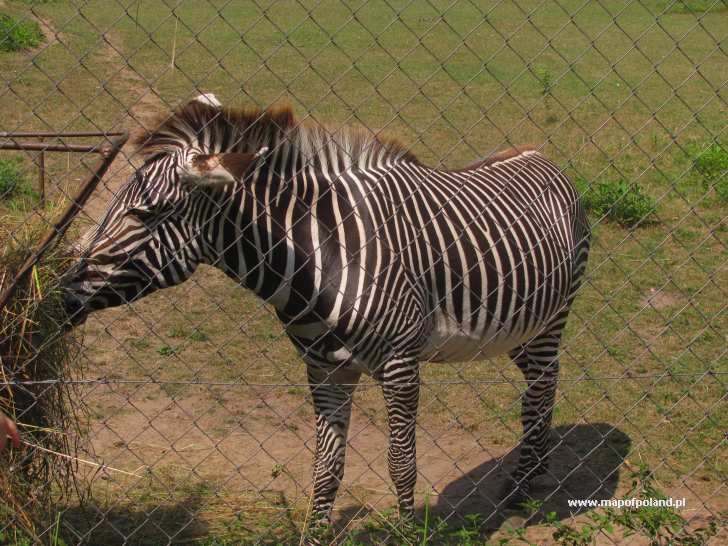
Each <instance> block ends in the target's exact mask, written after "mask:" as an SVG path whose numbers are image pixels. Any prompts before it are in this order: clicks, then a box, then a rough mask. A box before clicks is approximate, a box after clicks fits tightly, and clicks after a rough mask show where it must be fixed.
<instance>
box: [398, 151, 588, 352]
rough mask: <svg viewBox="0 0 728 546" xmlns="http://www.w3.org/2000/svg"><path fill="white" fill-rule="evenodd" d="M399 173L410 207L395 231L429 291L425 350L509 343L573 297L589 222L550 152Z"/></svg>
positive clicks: (402, 201) (496, 347)
mask: <svg viewBox="0 0 728 546" xmlns="http://www.w3.org/2000/svg"><path fill="white" fill-rule="evenodd" d="M392 182H393V183H394V185H395V186H396V187H395V188H393V191H392V194H391V195H390V198H391V199H393V200H394V201H395V202H396V201H398V205H399V206H400V207H401V209H402V211H403V214H397V215H396V216H395V218H396V222H395V226H394V233H391V234H390V238H391V239H393V240H395V241H397V242H398V248H397V250H398V253H399V260H400V261H401V262H402V265H403V266H404V267H405V268H406V269H407V270H408V272H409V275H408V277H409V278H410V279H411V280H412V281H411V282H412V283H414V286H413V287H412V289H413V290H414V291H416V292H417V293H418V294H421V295H422V298H423V300H424V301H423V302H422V307H421V309H422V311H421V312H422V317H421V321H422V323H423V325H425V331H424V332H423V333H422V335H421V336H420V340H421V344H422V345H421V348H420V350H419V353H420V358H421V359H422V360H431V361H453V360H466V359H470V358H473V357H477V356H483V357H485V356H492V355H496V354H500V353H503V352H506V351H508V350H510V349H512V348H513V347H515V346H518V345H519V344H521V343H524V342H525V341H527V340H528V339H530V338H531V337H533V336H534V335H536V334H537V333H538V332H539V331H541V330H542V329H544V328H545V327H546V326H547V325H548V324H549V323H550V322H551V321H552V320H554V318H555V317H557V316H558V315H559V313H560V312H561V311H563V310H564V309H565V308H567V307H568V303H569V302H570V299H571V298H572V297H573V293H574V291H575V289H576V285H577V284H578V279H576V277H578V276H579V275H578V274H577V273H578V272H579V266H578V264H577V261H578V260H579V251H578V247H579V245H580V244H586V241H585V236H586V235H587V233H585V232H583V227H582V226H585V225H586V224H585V221H584V213H583V210H582V208H581V205H580V203H579V198H578V194H577V192H576V190H575V189H574V187H573V185H572V184H571V182H570V181H569V180H568V178H567V177H566V176H565V175H564V174H563V173H562V172H561V171H560V170H559V169H558V168H557V167H556V166H555V165H554V164H553V163H551V162H550V161H549V160H547V159H546V158H545V157H543V156H542V155H540V154H538V153H537V152H525V153H521V154H519V155H516V156H514V157H511V158H508V159H506V160H504V161H500V162H496V163H493V164H490V165H483V166H479V167H478V168H476V169H473V170H470V171H461V172H438V171H434V170H431V169H427V168H423V167H421V166H416V165H404V166H402V167H401V169H398V170H397V171H396V175H395V176H393V177H392ZM585 257H586V256H584V259H585ZM575 281H576V282H575Z"/></svg>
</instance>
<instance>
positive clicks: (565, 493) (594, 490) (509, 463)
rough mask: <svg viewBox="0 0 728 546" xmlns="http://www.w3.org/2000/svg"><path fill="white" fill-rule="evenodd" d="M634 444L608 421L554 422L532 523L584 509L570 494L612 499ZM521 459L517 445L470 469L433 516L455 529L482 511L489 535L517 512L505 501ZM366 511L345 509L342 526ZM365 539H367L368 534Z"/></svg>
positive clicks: (440, 498)
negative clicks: (574, 503)
mask: <svg viewBox="0 0 728 546" xmlns="http://www.w3.org/2000/svg"><path fill="white" fill-rule="evenodd" d="M631 443H632V442H631V439H630V437H629V436H628V435H627V434H626V433H624V432H623V431H621V430H620V429H618V428H615V427H613V426H612V425H609V424H607V423H595V424H578V425H563V426H559V427H555V428H554V429H553V432H552V453H551V461H550V467H549V473H548V475H546V476H542V477H540V478H538V479H537V480H536V482H535V483H534V487H533V489H532V492H531V493H532V497H533V498H534V499H536V500H539V501H543V505H542V506H541V509H540V510H539V511H538V512H537V513H536V514H534V515H533V517H531V518H530V519H529V520H528V525H533V524H536V523H540V522H542V521H543V520H544V517H545V515H546V514H547V513H549V512H555V513H556V515H557V517H558V519H565V518H568V517H569V516H570V515H571V514H573V513H577V512H579V510H578V509H576V508H572V507H569V505H568V501H569V500H570V499H597V500H598V499H611V498H613V496H614V494H615V492H616V489H617V485H618V484H619V473H620V468H621V466H622V463H623V462H624V459H625V457H626V456H627V454H628V453H629V451H630V446H631ZM517 462H518V450H517V449H515V450H513V451H512V452H511V453H509V454H508V455H506V456H505V457H499V458H494V459H490V460H488V461H485V462H484V463H482V464H481V465H479V466H477V467H475V468H473V469H471V470H470V471H469V472H467V473H466V474H464V475H463V476H462V477H460V478H458V479H456V480H454V481H453V482H451V483H450V484H448V485H447V486H446V487H445V488H444V489H443V490H442V491H441V492H440V494H439V495H438V496H437V497H436V499H437V502H436V503H435V504H434V505H432V504H431V505H430V509H429V514H428V518H429V519H430V520H431V521H434V520H437V519H438V518H440V519H441V520H444V521H445V522H446V523H447V524H448V525H449V526H450V527H451V528H452V527H454V528H458V527H462V526H464V525H471V523H469V521H468V520H469V519H470V520H472V517H473V516H474V515H477V516H479V521H480V522H482V523H483V525H482V528H483V529H485V531H484V536H483V537H482V538H483V539H487V538H488V536H490V535H491V534H492V533H493V532H494V531H496V530H497V529H499V528H500V527H501V526H502V524H503V523H504V522H505V521H506V520H507V519H508V518H509V517H512V516H513V515H514V514H516V513H517V511H514V510H509V509H507V508H506V507H505V506H504V503H503V502H502V501H503V499H505V498H506V497H507V495H508V494H509V493H510V491H511V486H512V482H511V478H510V473H511V472H512V471H513V470H514V469H515V467H516V464H517ZM366 513H367V510H366V509H365V508H363V507H357V506H353V507H351V508H348V509H346V510H344V511H342V513H341V514H340V517H339V525H341V526H342V527H343V526H347V525H348V523H349V522H350V520H352V519H354V518H356V519H359V518H361V517H362V515H363V514H366ZM424 516H425V514H424V508H420V510H419V512H418V514H417V517H418V519H419V520H420V521H423V520H424ZM365 517H366V516H365ZM360 538H362V539H364V542H366V539H365V538H364V537H363V536H361V537H360ZM433 543H439V542H438V541H437V540H435V542H433Z"/></svg>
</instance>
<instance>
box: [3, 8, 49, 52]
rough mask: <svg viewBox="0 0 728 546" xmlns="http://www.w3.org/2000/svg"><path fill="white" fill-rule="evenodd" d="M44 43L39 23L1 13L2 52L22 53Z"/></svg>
mask: <svg viewBox="0 0 728 546" xmlns="http://www.w3.org/2000/svg"><path fill="white" fill-rule="evenodd" d="M42 42H43V32H41V30H40V26H39V25H38V23H36V22H35V21H31V20H28V19H16V18H14V17H12V16H11V15H8V14H6V13H0V51H3V52H6V53H7V52H12V51H20V50H22V49H29V48H31V47H36V46H38V45H40V44H41V43H42Z"/></svg>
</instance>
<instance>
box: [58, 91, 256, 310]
mask: <svg viewBox="0 0 728 546" xmlns="http://www.w3.org/2000/svg"><path fill="white" fill-rule="evenodd" d="M216 112H217V113H218V114H219V115H224V110H223V109H222V108H221V106H220V103H219V102H217V99H216V98H215V97H214V95H210V94H206V95H201V96H200V97H198V98H197V99H195V100H194V101H192V102H190V103H188V104H187V105H185V106H183V107H181V108H179V109H177V111H175V112H174V113H173V114H172V115H171V116H169V117H167V118H166V119H165V120H164V122H162V123H161V124H160V126H159V127H158V128H157V129H155V130H154V131H152V132H149V133H146V134H145V135H143V136H142V137H140V138H139V139H138V140H139V144H140V146H141V149H140V152H141V153H142V154H143V156H144V157H145V162H144V164H143V165H142V166H141V167H140V168H138V169H137V170H136V172H134V174H133V175H132V177H131V178H130V180H129V181H128V182H127V183H126V184H125V185H124V186H123V187H122V188H121V189H120V190H119V191H118V192H117V194H116V195H115V197H114V198H113V200H112V201H111V202H110V204H109V206H108V208H107V210H106V213H105V215H104V217H103V220H102V221H101V222H100V224H99V225H98V226H97V227H95V228H94V229H93V230H91V231H90V232H89V233H88V234H87V235H86V236H85V237H84V239H83V242H82V243H81V244H80V245H79V247H80V248H79V251H80V258H79V260H78V261H77V263H76V264H75V265H74V267H72V269H71V271H70V272H69V273H68V274H67V275H66V277H65V278H64V280H63V288H64V303H65V307H66V310H67V312H68V314H69V317H70V319H71V321H72V322H73V323H76V324H77V323H80V322H82V321H83V320H84V319H85V318H86V316H87V314H88V313H89V312H91V311H94V310H98V309H103V308H106V307H114V306H117V305H121V304H124V303H127V302H133V301H135V300H137V299H139V298H141V297H143V296H145V295H147V294H150V293H151V292H154V291H155V290H158V289H160V288H166V287H169V286H173V285H176V284H179V283H181V282H183V281H184V280H186V279H188V278H189V277H190V275H192V273H193V272H194V271H195V269H196V268H197V266H198V265H199V264H200V263H204V262H210V261H211V260H214V259H215V257H214V256H212V255H211V253H210V245H209V244H208V242H207V240H206V238H209V237H210V233H211V232H212V231H213V230H212V229H211V226H210V223H211V221H212V220H213V218H214V217H215V216H216V215H217V214H218V213H219V212H220V209H221V205H220V203H221V200H220V199H219V198H220V196H222V197H225V196H226V195H228V196H229V195H231V194H232V193H233V192H234V191H235V187H236V184H238V183H239V182H240V181H241V180H242V179H243V176H244V175H245V173H246V172H247V171H248V169H250V168H251V165H252V164H253V163H256V162H257V159H258V158H259V157H260V154H261V152H262V151H265V149H263V150H261V149H260V147H257V149H254V148H255V144H254V143H251V142H250V140H251V139H245V138H240V137H241V135H238V138H231V134H232V133H233V129H234V128H230V127H228V128H229V129H230V131H231V134H215V133H216V132H215V131H208V130H202V129H201V128H204V127H205V123H204V120H205V119H208V120H209V119H211V118H214V116H216ZM198 118H199V119H198ZM228 125H229V124H223V125H222V126H225V127H226V126H228ZM236 130H239V128H237V129H236ZM223 132H224V131H223ZM218 133H219V132H218Z"/></svg>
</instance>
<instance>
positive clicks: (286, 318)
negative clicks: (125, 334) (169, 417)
mask: <svg viewBox="0 0 728 546" xmlns="http://www.w3.org/2000/svg"><path fill="white" fill-rule="evenodd" d="M142 152H143V153H145V154H146V155H147V160H146V163H145V164H144V166H143V167H141V169H140V170H139V171H138V172H137V174H136V176H135V178H134V179H133V180H132V181H130V182H129V184H128V185H127V186H126V187H125V188H124V189H123V190H122V191H121V192H120V194H119V195H118V196H117V198H116V199H115V200H114V202H113V203H112V204H111V206H110V208H109V211H108V213H107V216H106V218H105V219H104V221H103V223H102V224H101V226H100V228H99V229H98V230H97V231H96V232H95V233H94V234H93V235H92V236H91V237H90V239H89V244H88V250H87V252H86V255H85V257H84V260H83V261H81V262H80V263H79V265H78V267H77V269H76V271H75V277H74V278H73V279H70V280H69V283H68V286H69V298H68V299H69V309H70V310H73V311H78V315H79V316H81V315H83V314H84V313H83V310H92V309H98V308H102V307H108V306H111V305H118V304H120V303H123V302H125V301H133V300H135V299H136V298H138V297H140V296H143V295H145V294H147V293H149V292H151V291H153V290H155V289H157V288H163V287H166V286H171V285H174V284H177V283H179V282H182V281H183V280H185V279H186V278H188V277H189V276H190V275H191V274H192V272H193V271H194V270H195V268H196V266H197V265H198V264H199V263H208V264H212V265H215V266H218V267H220V268H221V269H222V270H223V271H225V272H226V273H227V274H228V275H229V276H230V277H231V278H233V279H235V281H236V282H238V283H239V284H241V285H242V286H245V287H247V288H249V289H250V290H253V291H254V292H255V293H256V294H258V295H259V296H260V297H261V298H263V299H265V300H267V301H268V302H269V303H271V304H272V305H273V306H274V307H275V309H276V311H277V313H278V316H279V318H280V319H281V320H282V321H283V323H284V324H285V325H286V330H287V332H288V334H289V336H290V339H291V340H292V342H293V343H294V345H295V346H296V347H297V349H298V350H299V351H300V353H301V355H302V357H303V359H304V361H305V362H306V364H307V366H308V378H309V382H310V385H311V392H312V396H313V401H314V407H315V412H316V425H317V444H316V457H315V465H314V509H315V512H316V513H317V514H318V515H319V517H320V518H321V519H323V520H327V519H328V518H329V514H330V510H331V506H332V504H333V501H334V497H335V495H336V492H337V489H338V486H339V484H340V482H341V479H342V476H343V472H344V454H345V446H346V432H347V428H348V423H349V414H350V410H351V396H352V393H353V391H354V389H355V385H356V383H357V381H358V379H359V376H360V374H361V373H367V374H370V375H372V376H373V377H375V378H376V379H377V380H378V381H379V382H381V385H382V388H383V392H384V398H385V402H386V405H387V411H388V414H389V423H390V448H389V467H390V473H391V476H392V479H393V482H394V485H395V487H396V490H397V494H398V496H399V502H400V509H401V512H402V513H403V514H405V515H409V514H411V513H412V510H413V506H414V498H413V490H414V485H415V480H416V474H417V472H416V462H415V426H414V425H415V417H416V413H417V403H418V395H419V363H420V362H422V361H433V362H444V361H453V360H459V361H464V360H470V359H480V358H484V357H489V356H493V355H497V354H501V353H508V354H510V356H511V357H512V358H513V360H514V361H515V362H516V364H517V365H518V366H519V367H520V368H521V370H522V371H523V373H524V375H525V377H526V379H528V380H529V383H528V388H527V391H526V393H525V395H524V398H523V425H524V438H523V446H522V450H521V460H520V464H519V467H518V470H517V471H516V474H515V476H514V478H515V479H516V481H517V483H518V493H519V495H517V496H523V495H525V494H527V493H528V483H529V480H530V479H531V478H532V477H533V476H535V475H537V474H538V473H540V472H543V470H544V469H545V465H546V454H547V439H548V432H549V428H550V421H551V410H552V407H553V401H554V392H555V387H556V378H557V373H558V348H559V343H560V340H561V334H562V331H563V328H564V324H565V321H566V317H567V314H568V312H569V308H570V305H571V303H572V301H573V298H574V296H575V294H576V291H577V288H578V286H579V283H580V280H581V277H582V274H583V272H584V269H585V267H586V261H587V253H588V240H589V229H588V224H587V220H586V217H585V214H584V211H583V209H582V206H581V204H580V202H579V198H578V194H577V192H576V191H575V189H574V187H573V186H572V184H571V183H570V182H569V180H568V179H567V177H566V176H565V175H564V174H563V173H562V172H561V170H560V169H559V168H558V167H556V166H555V165H554V164H553V163H551V162H550V161H549V160H547V159H546V158H545V157H543V156H542V155H541V154H539V153H538V152H535V151H526V152H522V153H512V154H509V155H505V156H503V157H502V158H500V159H496V160H493V161H484V162H481V163H479V164H476V165H475V166H473V167H471V168H468V169H465V170H462V171H442V170H435V169H431V168H429V167H427V166H425V165H423V164H421V163H420V162H419V161H417V159H416V158H414V157H413V156H412V155H411V154H409V153H407V152H406V151H404V150H403V148H402V147H401V146H399V145H398V144H396V143H394V142H391V141H386V140H383V139H379V138H376V137H375V136H373V135H371V134H368V133H366V132H364V131H359V130H352V129H347V130H341V131H334V130H329V129H327V128H325V127H323V126H321V125H318V124H311V123H308V124H297V122H296V121H295V120H294V119H293V116H292V114H291V113H290V111H287V110H279V111H250V112H237V111H234V110H229V109H225V108H222V107H221V106H220V105H219V104H218V103H217V102H216V100H215V99H214V97H211V96H210V95H207V96H205V97H203V98H202V99H200V100H198V101H193V102H192V103H190V104H188V105H186V106H184V107H182V108H181V109H179V110H178V111H177V112H175V113H174V114H173V115H172V116H171V117H170V118H168V119H166V120H165V121H164V122H163V123H161V124H160V126H159V127H158V128H157V129H156V130H155V131H152V132H151V133H149V134H147V135H145V137H144V142H143V147H142Z"/></svg>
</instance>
